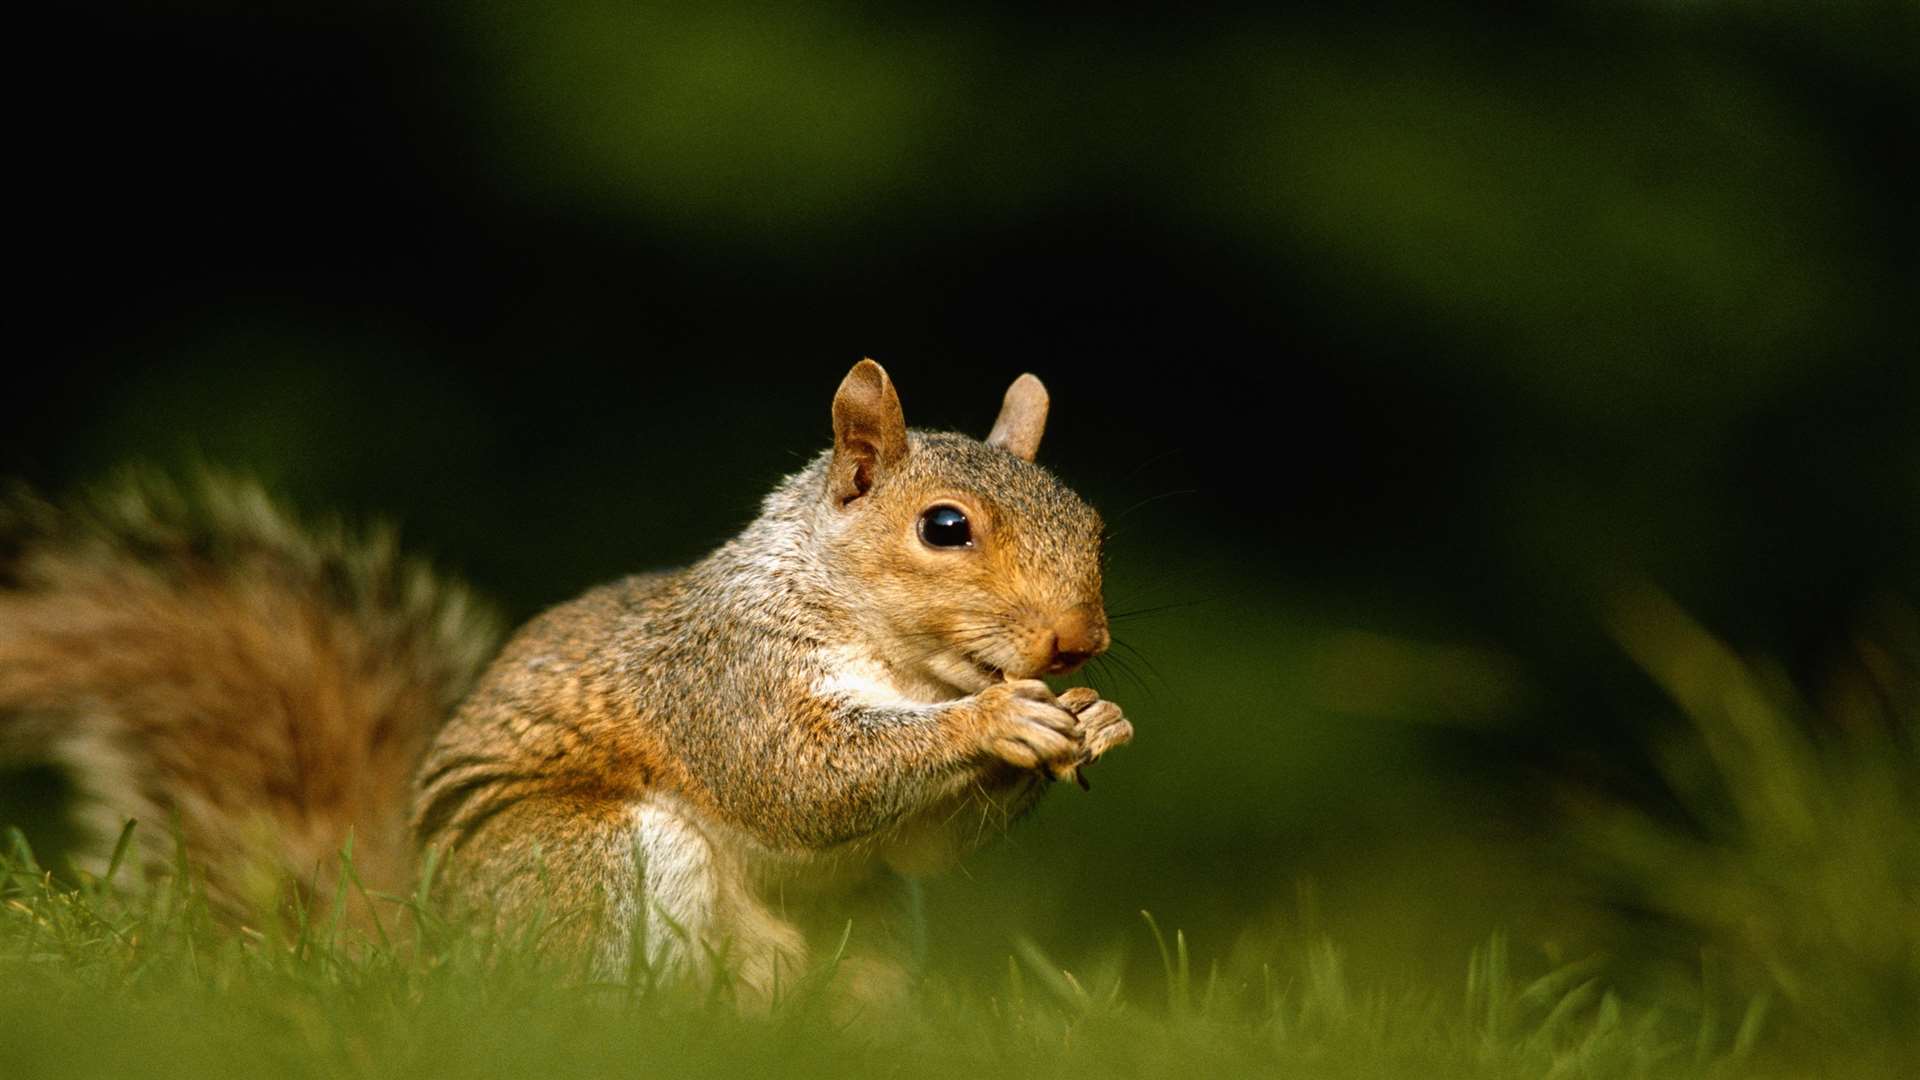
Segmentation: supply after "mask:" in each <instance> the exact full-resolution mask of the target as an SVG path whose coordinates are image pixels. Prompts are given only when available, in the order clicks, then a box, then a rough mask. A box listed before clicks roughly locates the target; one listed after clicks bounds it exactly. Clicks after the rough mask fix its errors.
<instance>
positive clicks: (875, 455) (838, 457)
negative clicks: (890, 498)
mask: <svg viewBox="0 0 1920 1080" xmlns="http://www.w3.org/2000/svg"><path fill="white" fill-rule="evenodd" d="M906 456H907V418H906V416H905V415H904V414H903V413H901V411H900V395H899V394H896V393H894V391H893V380H891V379H889V378H887V369H886V368H883V367H881V366H880V365H879V364H876V363H874V362H873V361H871V360H862V361H860V362H859V363H857V364H855V365H853V370H852V371H849V372H847V377H846V378H844V379H842V380H840V390H839V392H838V393H836V394H834V395H833V461H832V462H831V463H830V464H829V465H828V467H827V490H828V493H829V494H831V495H832V497H833V501H834V504H835V505H837V506H845V505H846V504H848V503H850V502H852V501H853V500H855V499H857V498H859V497H860V496H862V495H865V494H866V493H867V492H868V491H869V490H870V489H871V488H872V487H873V482H874V479H875V478H876V477H878V476H879V475H880V473H881V472H882V471H884V470H886V469H888V468H890V467H892V466H893V465H894V463H896V462H898V461H899V460H900V459H901V458H903V457H906Z"/></svg>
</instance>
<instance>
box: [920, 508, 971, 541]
mask: <svg viewBox="0 0 1920 1080" xmlns="http://www.w3.org/2000/svg"><path fill="white" fill-rule="evenodd" d="M920 539H922V540H924V541H926V544H927V546H928V547H937V548H957V547H966V546H968V545H970V544H972V543H973V526H972V525H969V524H968V523H967V515H966V514H964V513H962V512H961V511H960V508H959V507H957V506H934V507H929V508H927V509H926V510H924V511H922V512H921V514H920Z"/></svg>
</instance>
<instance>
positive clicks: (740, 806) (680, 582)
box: [414, 572, 1043, 902]
mask: <svg viewBox="0 0 1920 1080" xmlns="http://www.w3.org/2000/svg"><path fill="white" fill-rule="evenodd" d="M689 574H690V572H677V573H666V574H655V575H643V576H639V577H633V578H628V579H626V580H623V581H620V582H616V583H614V584H611V585H608V586H604V587H602V588H599V589H596V590H593V591H591V592H589V593H587V594H586V595H584V596H582V597H580V598H579V599H577V600H574V601H572V602H569V603H567V604H564V605H561V606H560V607H557V608H555V609H553V610H551V611H549V612H547V613H546V614H544V615H542V616H540V617H539V618H537V619H535V620H534V621H533V622H532V623H530V624H528V626H527V627H525V628H524V629H523V630H522V631H521V632H520V633H519V634H518V635H516V636H515V638H514V639H513V640H512V641H511V642H509V644H508V645H507V647H506V648H505V649H504V650H503V651H502V653H501V655H500V656H499V658H498V659H497V660H496V661H495V662H494V664H493V665H492V666H491V668H490V669H489V670H488V671H487V673H486V674H485V675H484V676H483V677H482V679H481V681H480V682H479V684H478V685H477V686H476V688H475V689H474V691H473V692H472V694H471V695H470V696H469V697H468V699H467V701H466V703H465V704H464V705H462V707H461V708H460V709H459V710H458V712H457V713H456V715H455V716H454V718H453V719H452V720H451V721H450V722H449V723H448V724H447V726H446V728H445V729H444V730H443V731H442V732H441V733H440V735H439V737H438V738H437V739H436V741H435V743H434V745H433V747H432V749H431V750H430V752H429V753H428V755H427V758H426V763H425V765H424V767H423V769H422V772H421V774H420V777H421V780H420V784H419V786H418V792H417V797H416V804H415V814H414V822H415V828H416V831H417V833H418V835H419V837H420V839H421V840H422V842H423V843H425V844H427V845H430V846H435V847H438V848H441V849H442V850H444V851H446V852H448V854H449V855H450V856H451V857H452V861H453V862H454V864H455V866H456V867H458V865H459V864H460V863H461V862H463V861H464V862H466V863H468V864H469V865H473V866H476V867H477V866H482V865H488V864H491V865H493V866H499V867H506V866H513V865H522V866H524V865H530V864H531V863H532V862H533V861H534V860H533V859H532V858H531V857H530V856H531V849H533V848H535V847H538V848H539V849H540V851H541V852H543V853H546V854H549V855H550V854H551V853H552V852H554V851H555V850H556V849H560V848H564V847H567V846H569V845H586V844H608V843H612V844H615V845H619V844H622V843H624V844H626V845H627V846H628V847H629V848H631V849H632V850H635V851H638V852H641V853H643V854H644V853H645V852H646V851H647V849H648V846H649V845H650V844H654V845H655V846H657V844H656V840H657V837H649V836H647V835H642V834H643V833H644V832H645V831H646V830H647V829H649V828H653V829H656V830H662V829H664V830H665V831H667V832H672V831H676V830H678V831H683V832H686V833H688V834H689V835H690V836H694V837H696V838H697V842H698V843H700V844H701V845H703V846H704V848H705V849H706V850H705V853H704V858H705V859H706V860H707V862H708V863H709V864H710V865H711V869H712V871H713V872H714V874H715V875H717V876H718V877H720V878H722V879H725V880H723V881H722V882H721V884H720V886H719V888H718V891H719V892H721V893H726V892H729V891H736V892H739V893H742V894H744V895H747V896H749V897H752V896H759V897H774V898H778V899H779V900H782V901H786V902H803V901H805V900H806V899H808V898H810V897H815V896H826V895H836V894H840V893H844V892H846V891H848V890H853V889H858V888H860V887H862V886H863V885H864V884H865V883H868V882H870V881H871V880H872V879H873V878H875V877H876V875H884V874H886V873H887V872H888V871H889V870H896V871H901V872H906V873H923V872H929V871H932V870H936V869H939V868H941V867H943V866H945V865H946V864H948V863H950V862H951V861H952V860H953V859H954V858H955V857H957V855H958V854H960V853H961V852H963V851H964V850H966V849H968V848H970V847H973V846H975V845H977V844H978V843H980V842H982V841H984V840H986V839H990V838H992V837H993V836H995V835H997V834H998V833H999V832H1000V831H1001V829H1002V828H1004V826H1005V825H1006V823H1007V822H1009V821H1010V820H1011V819H1012V818H1013V817H1015V816H1017V815H1018V814H1019V813H1020V812H1021V811H1022V810H1024V809H1025V808H1026V806H1027V805H1029V804H1030V803H1031V802H1032V800H1033V797H1034V796H1035V795H1037V794H1038V792H1039V790H1040V788H1041V787H1042V786H1043V785H1042V784H1041V782H1040V781H1038V780H1036V779H1034V778H1031V777H1024V776H1014V775H1011V774H1009V775H1008V776H1007V777H1005V778H1004V780H1003V781H1002V782H991V781H990V782H985V783H983V782H982V780H981V778H980V777H978V776H972V775H968V776H965V777H956V778H954V779H953V780H952V781H951V782H950V783H951V787H952V790H942V791H937V792H933V791H925V790H923V791H922V792H921V793H920V794H919V797H918V798H916V799H915V800H913V801H914V802H915V803H916V806H915V809H914V811H913V812H911V813H906V814H902V815H899V816H898V817H897V819H895V820H891V821H889V822H888V824H887V825H886V826H885V827H883V828H879V829H870V828H868V827H867V826H866V825H864V824H863V821H864V820H865V818H866V816H867V815H866V814H865V813H864V812H865V811H867V810H868V809H870V808H867V807H856V806H847V807H844V808H841V809H844V811H845V812H844V814H837V813H836V808H835V804H834V800H833V798H832V797H831V793H830V792H829V793H827V794H826V797H824V798H813V799H809V800H808V801H807V803H806V805H807V806H808V807H809V811H808V812H807V813H806V814H804V815H800V814H795V813H794V812H793V811H792V810H791V809H789V808H790V806H791V805H792V803H791V801H790V800H789V799H787V798H784V797H783V796H785V795H788V794H791V792H790V791H782V790H778V789H779V788H780V787H781V786H783V785H784V786H786V787H791V786H792V785H793V784H795V783H796V782H806V783H812V782H826V781H827V780H830V779H831V778H832V777H833V776H834V775H836V774H843V773H848V772H851V771H855V770H859V769H863V768H868V767H870V766H869V764H868V763H867V762H865V761H864V760H863V759H862V758H861V756H860V755H859V754H858V753H857V745H856V752H847V753H841V754H837V755H835V756H833V757H831V758H823V759H822V760H819V761H817V762H813V763H810V767H809V768H807V769H805V770H801V771H800V772H799V774H798V775H801V776H804V777H807V778H809V779H807V780H805V781H796V780H795V779H794V777H795V775H796V773H795V771H794V770H792V769H781V768H776V767H773V766H775V765H776V764H783V763H787V762H790V761H791V760H792V759H793V758H794V757H795V756H796V755H806V754H810V753H817V752H818V751H816V750H815V749H814V748H813V743H812V742H811V741H810V740H809V739H808V738H807V735H808V734H809V727H810V726H813V725H821V724H826V723H829V722H830V721H831V717H830V716H829V715H828V712H827V710H828V708H829V706H831V705H838V704H840V703H844V702H846V701H849V700H851V701H854V702H857V703H859V704H861V705H865V706H868V707H870V708H872V709H873V711H874V714H875V715H877V716H885V717H893V718H896V719H890V720H884V721H876V723H899V724H906V723H913V722H915V718H916V717H918V716H919V715H920V713H921V712H922V711H923V710H924V709H925V708H926V707H927V706H929V705H932V704H935V703H938V702H940V701H943V700H947V699H950V698H952V697H954V696H956V692H955V691H953V690H952V689H950V688H946V687H941V686H938V685H936V684H932V683H926V684H919V683H914V682H903V681H902V680H900V679H899V678H898V677H897V676H895V675H894V673H893V671H892V669H890V668H889V667H888V665H887V664H886V663H885V662H884V661H883V660H882V658H881V657H879V656H878V655H877V654H876V653H875V652H874V651H873V650H872V649H869V648H865V647H863V646H862V644H861V643H860V642H859V641H858V640H846V639H845V637H844V636H843V637H842V639H841V640H838V641H833V640H830V639H829V638H828V637H827V636H826V635H824V634H823V633H822V631H821V620H820V619H819V618H818V617H817V616H818V614H819V613H818V612H794V611H790V610H784V609H783V605H782V603H781V602H780V598H778V597H759V598H757V600H758V601H759V602H757V603H753V604H736V605H732V606H731V607H728V608H721V607H718V606H717V605H715V604H714V603H712V601H711V597H709V596H707V595H704V594H702V593H701V592H700V591H699V590H700V589H701V588H702V586H703V583H702V582H701V581H700V580H698V579H697V578H694V577H690V576H689ZM716 610H721V611H732V612H738V613H739V614H738V615H737V617H727V618H715V617H714V616H713V615H712V614H711V613H712V612H713V611H716ZM875 734H876V736H877V735H879V734H881V732H878V731H876V732H875ZM813 778H819V780H818V781H816V780H815V779H813ZM906 782H907V779H906V778H902V783H906ZM913 782H914V783H919V784H921V785H923V787H924V784H925V783H926V782H927V781H924V780H916V781H913ZM887 786H888V785H880V787H882V788H886V787H887ZM527 800H542V801H554V800H559V801H561V802H563V803H564V804H565V805H567V806H568V807H571V808H575V809H574V810H570V811H569V815H567V816H561V815H554V816H553V818H552V823H551V824H550V825H549V826H546V827H543V828H539V829H526V828H523V829H518V830H508V829H505V828H498V827H492V826H495V825H496V824H497V823H499V822H500V821H501V819H502V818H503V817H508V816H510V815H511V809H510V808H511V807H512V806H513V804H516V803H520V802H524V801H527ZM583 805H585V806H602V807H604V810H605V815H604V817H605V819H606V820H611V821H614V822H619V823H623V824H620V825H617V826H616V827H614V828H613V829H612V830H611V832H612V833H613V836H612V838H611V839H609V838H608V837H605V836H599V835H597V834H594V833H593V831H592V829H591V828H590V827H589V826H588V825H587V823H589V822H593V821H595V820H599V818H597V817H596V815H594V814H583V813H578V812H577V808H578V807H580V806H583ZM823 806H824V807H826V808H827V810H828V812H827V813H825V814H821V813H820V812H819V810H820V808H821V807H823ZM663 814H666V815H670V818H671V823H670V825H665V826H663V825H662V822H663V820H665V819H663V817H662V815H663ZM802 818H804V820H802ZM570 823H579V824H578V827H576V826H575V825H574V824H570ZM621 834H624V836H623V835H621ZM476 845H477V846H481V847H485V848H491V849H495V850H494V851H482V852H477V853H473V852H467V851H466V850H465V849H467V848H469V847H473V846H476ZM496 855H497V857H496ZM655 858H656V859H662V858H663V856H661V855H660V854H659V853H657V852H656V853H655ZM620 872H621V871H619V870H612V871H609V873H613V874H617V873H620ZM635 872H643V870H638V869H637V870H636V871H635ZM462 877H472V880H473V883H474V885H476V886H477V887H479V888H480V889H483V890H485V889H492V888H496V887H497V885H498V882H497V880H494V879H496V878H497V875H492V874H488V873H486V872H481V873H479V874H478V875H477V876H473V875H461V874H458V873H456V874H455V875H454V879H455V880H459V879H461V878H462Z"/></svg>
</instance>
